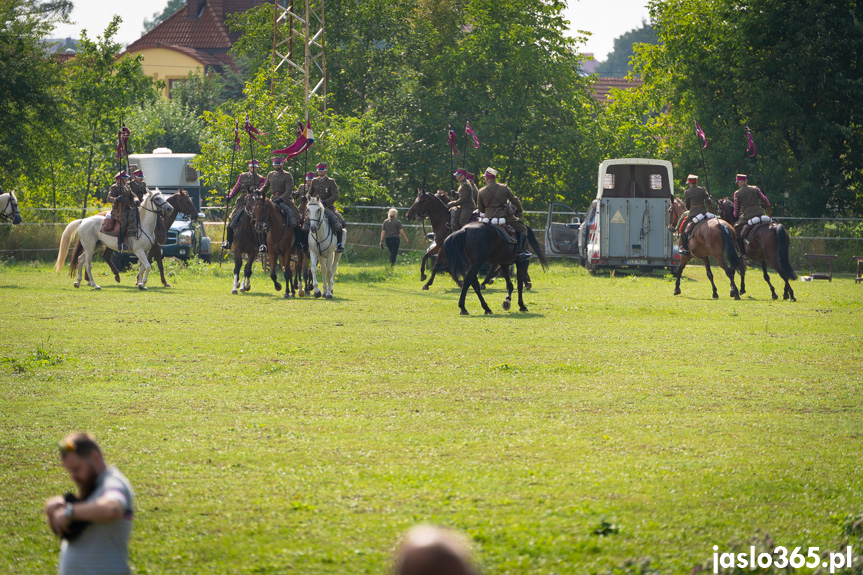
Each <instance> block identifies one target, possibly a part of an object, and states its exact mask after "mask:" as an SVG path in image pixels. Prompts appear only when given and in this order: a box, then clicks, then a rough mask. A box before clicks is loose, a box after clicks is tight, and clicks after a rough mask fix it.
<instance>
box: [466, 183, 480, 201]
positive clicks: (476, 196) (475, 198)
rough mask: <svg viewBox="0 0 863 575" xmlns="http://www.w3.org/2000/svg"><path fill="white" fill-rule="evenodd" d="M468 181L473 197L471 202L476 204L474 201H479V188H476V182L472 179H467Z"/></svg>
mask: <svg viewBox="0 0 863 575" xmlns="http://www.w3.org/2000/svg"><path fill="white" fill-rule="evenodd" d="M468 183H469V184H470V189H471V197H472V198H473V203H474V205H476V203H477V202H478V201H479V190H478V189H477V187H476V183H475V182H474V181H473V180H468Z"/></svg>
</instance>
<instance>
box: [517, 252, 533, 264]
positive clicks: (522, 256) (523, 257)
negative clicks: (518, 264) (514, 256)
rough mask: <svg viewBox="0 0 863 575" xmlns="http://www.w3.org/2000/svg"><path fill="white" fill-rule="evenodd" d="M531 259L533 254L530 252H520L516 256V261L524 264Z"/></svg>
mask: <svg viewBox="0 0 863 575" xmlns="http://www.w3.org/2000/svg"><path fill="white" fill-rule="evenodd" d="M532 257H533V254H532V253H530V252H521V253H520V254H518V260H519V261H522V262H526V261H527V260H529V259H530V258H532Z"/></svg>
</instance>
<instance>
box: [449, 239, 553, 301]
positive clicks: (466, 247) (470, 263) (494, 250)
mask: <svg viewBox="0 0 863 575" xmlns="http://www.w3.org/2000/svg"><path fill="white" fill-rule="evenodd" d="M504 233H505V232H503V230H502V229H501V228H499V226H495V225H492V224H484V223H480V222H473V223H470V224H467V225H466V226H464V227H463V228H462V229H460V230H459V231H457V232H455V233H453V234H450V236H449V237H448V238H447V239H446V240H445V241H444V244H443V251H444V252H445V253H446V257H447V260H449V267H450V274H451V275H452V277H453V279H454V280H456V281H458V279H459V277H460V276H461V277H464V282H463V284H462V288H461V296H460V297H459V300H458V307H459V309H461V315H468V313H467V309H466V308H465V307H464V300H465V297H466V295H467V288H468V287H470V286H473V289H474V291H475V292H476V295H477V297H478V298H479V302H480V304H482V308H483V310H484V311H485V313H486V314H490V313H491V309H490V308H489V307H488V304H486V303H485V299H483V297H482V290H481V288H480V286H479V281H478V280H477V273H478V272H479V267H480V266H481V265H482V264H483V263H485V262H488V263H490V264H497V265H499V266H500V273H501V275H502V276H503V279H504V280H506V299H504V301H503V309H504V310H508V309H509V308H510V305H511V300H512V281H511V280H510V273H509V266H511V265H512V264H515V269H516V280H517V282H518V309H519V310H520V311H527V306H525V305H524V300H523V299H522V288H523V286H524V282H525V279H526V277H527V266H528V263H529V262H527V261H520V260H519V258H518V254H517V253H516V244H515V242H514V241H508V240H507V239H505V238H504V236H503V234H504ZM527 240H528V242H529V243H530V246H531V247H532V248H533V249H534V251H535V252H536V255H537V257H538V258H539V263H540V264H542V268H543V269H548V259H547V258H546V256H545V252H544V251H543V249H542V246H540V245H539V242H537V241H536V236H535V235H533V230H531V229H530V228H527Z"/></svg>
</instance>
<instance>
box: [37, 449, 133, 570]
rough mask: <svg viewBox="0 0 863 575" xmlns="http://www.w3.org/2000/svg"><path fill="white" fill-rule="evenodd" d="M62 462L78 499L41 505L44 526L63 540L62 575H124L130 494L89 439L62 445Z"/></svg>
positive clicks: (72, 497)
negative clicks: (42, 506)
mask: <svg viewBox="0 0 863 575" xmlns="http://www.w3.org/2000/svg"><path fill="white" fill-rule="evenodd" d="M60 459H61V461H62V463H63V467H65V468H66V471H67V472H68V473H69V477H71V478H72V481H74V482H75V484H76V485H77V486H78V493H77V494H76V495H72V494H67V495H66V496H65V497H62V496H59V495H58V496H56V497H52V498H51V499H49V500H48V501H47V502H45V517H46V520H47V522H48V527H49V528H50V529H51V531H53V532H54V533H55V534H56V535H57V536H59V537H61V538H62V542H61V544H60V571H59V572H60V575H89V574H94V575H95V574H105V575H109V574H110V575H115V574H127V573H131V570H130V569H129V536H130V534H131V532H132V517H133V514H134V507H133V498H134V493H133V492H132V487H131V485H129V481H128V480H127V479H126V478H125V477H124V476H123V474H122V473H120V472H119V471H117V469H116V468H114V467H108V466H107V464H106V463H105V459H104V458H103V457H102V450H101V449H100V448H99V445H98V444H97V443H96V440H95V439H94V438H93V436H92V435H90V434H87V433H74V434H72V435H69V436H67V437H66V438H65V439H64V440H63V441H62V442H61V444H60Z"/></svg>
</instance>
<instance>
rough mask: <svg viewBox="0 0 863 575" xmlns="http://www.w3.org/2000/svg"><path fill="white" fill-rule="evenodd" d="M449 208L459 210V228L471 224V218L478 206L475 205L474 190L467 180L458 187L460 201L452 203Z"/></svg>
mask: <svg viewBox="0 0 863 575" xmlns="http://www.w3.org/2000/svg"><path fill="white" fill-rule="evenodd" d="M449 206H450V207H453V208H456V209H457V210H458V214H459V215H458V224H459V227H462V226H465V225H467V223H468V222H470V216H471V214H472V213H473V211H474V210H475V209H476V205H475V204H474V203H473V188H471V187H470V184H469V183H468V182H467V180H465V182H464V183H462V184H461V185H460V186H459V187H458V199H457V200H455V201H453V202H450V203H449Z"/></svg>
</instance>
